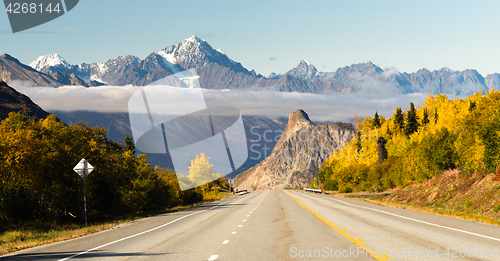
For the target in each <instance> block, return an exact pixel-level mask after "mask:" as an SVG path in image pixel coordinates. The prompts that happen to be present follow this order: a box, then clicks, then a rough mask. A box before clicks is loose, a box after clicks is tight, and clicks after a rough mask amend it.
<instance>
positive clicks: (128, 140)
mask: <svg viewBox="0 0 500 261" xmlns="http://www.w3.org/2000/svg"><path fill="white" fill-rule="evenodd" d="M129 150H130V151H132V154H135V144H134V141H133V140H132V135H130V134H128V133H125V151H129Z"/></svg>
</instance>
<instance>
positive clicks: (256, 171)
mask: <svg viewBox="0 0 500 261" xmlns="http://www.w3.org/2000/svg"><path fill="white" fill-rule="evenodd" d="M353 133H354V129H353V126H352V125H351V124H348V123H340V122H337V123H328V124H319V125H316V124H314V123H313V122H312V121H311V120H310V119H309V116H308V115H307V113H306V112H304V111H303V110H297V111H294V112H292V113H291V114H290V116H289V120H288V124H287V126H286V128H285V131H284V132H283V135H282V136H281V138H280V140H279V141H278V142H277V143H276V146H275V147H274V150H273V152H272V154H271V155H269V156H268V157H267V158H266V159H265V160H263V161H262V162H261V163H259V164H257V165H256V166H254V167H253V168H252V169H250V170H248V171H247V172H245V173H242V174H241V175H239V176H238V178H237V181H238V184H239V185H238V189H253V188H255V189H259V188H276V187H280V186H292V187H293V186H303V185H305V183H306V182H307V181H308V180H309V179H310V178H313V177H315V176H316V175H317V171H318V169H319V167H320V165H321V163H323V161H324V160H325V159H327V158H328V157H329V156H330V155H331V154H332V153H333V152H334V151H337V150H339V149H340V148H342V147H344V146H345V145H346V144H347V143H348V142H349V141H350V139H351V138H352V137H353Z"/></svg>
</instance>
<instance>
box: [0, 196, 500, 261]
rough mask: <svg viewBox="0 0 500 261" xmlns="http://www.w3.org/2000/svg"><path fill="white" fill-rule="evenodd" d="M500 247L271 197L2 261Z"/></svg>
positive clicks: (434, 221) (314, 255)
mask: <svg viewBox="0 0 500 261" xmlns="http://www.w3.org/2000/svg"><path fill="white" fill-rule="evenodd" d="M499 248H500V227H497V226H491V225H485V224H479V223H474V222H469V221H463V220H458V219H452V218H446V217H440V216H434V215H430V214H425V213H418V212H413V211H409V210H405V209H397V208H389V207H383V206H378V205H374V204H370V203H367V202H364V201H360V200H354V199H344V198H336V197H333V196H328V195H322V194H312V193H304V192H301V191H286V192H284V191H281V190H271V191H258V192H254V193H250V194H247V195H244V196H233V197H229V198H226V199H223V200H221V201H218V202H215V203H210V204H205V205H202V206H198V207H195V208H192V209H189V210H186V211H181V212H177V213H170V214H165V215H160V216H156V217H152V218H147V219H143V220H140V221H136V222H133V223H128V224H123V225H120V226H118V227H116V228H115V229H110V230H107V231H103V232H100V233H97V234H94V235H90V236H86V237H82V238H78V239H73V240H69V241H65V242H59V243H55V244H50V245H46V246H42V247H36V248H32V249H28V250H24V251H20V252H18V253H15V254H14V255H10V256H4V257H3V258H0V261H3V260H131V259H133V260H303V259H320V260H323V259H331V260H337V259H339V260H500V253H499V251H500V250H499ZM447 249H448V252H446V250H447ZM495 250H496V252H495ZM384 254H385V255H384ZM398 256H399V257H398ZM452 256H456V257H452ZM461 256H462V257H461ZM391 257H392V259H391Z"/></svg>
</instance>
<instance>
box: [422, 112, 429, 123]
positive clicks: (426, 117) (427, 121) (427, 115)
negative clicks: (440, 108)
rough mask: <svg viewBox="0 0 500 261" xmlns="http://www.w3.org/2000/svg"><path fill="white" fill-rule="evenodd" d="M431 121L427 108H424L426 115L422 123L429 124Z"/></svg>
mask: <svg viewBox="0 0 500 261" xmlns="http://www.w3.org/2000/svg"><path fill="white" fill-rule="evenodd" d="M427 123H429V114H428V113H427V108H424V116H423V118H422V125H427Z"/></svg>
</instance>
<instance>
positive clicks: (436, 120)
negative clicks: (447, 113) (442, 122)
mask: <svg viewBox="0 0 500 261" xmlns="http://www.w3.org/2000/svg"><path fill="white" fill-rule="evenodd" d="M438 119H439V115H438V110H437V108H434V123H437V122H438Z"/></svg>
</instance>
